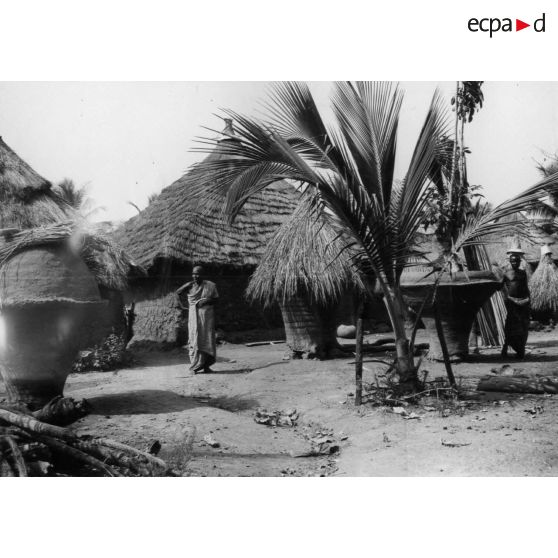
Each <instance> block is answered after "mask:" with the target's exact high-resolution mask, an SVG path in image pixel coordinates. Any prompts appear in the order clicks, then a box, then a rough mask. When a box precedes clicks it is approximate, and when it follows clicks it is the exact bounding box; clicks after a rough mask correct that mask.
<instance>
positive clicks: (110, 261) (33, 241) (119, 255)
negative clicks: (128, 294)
mask: <svg viewBox="0 0 558 558" xmlns="http://www.w3.org/2000/svg"><path fill="white" fill-rule="evenodd" d="M62 242H69V243H70V244H71V246H72V247H73V248H74V249H75V251H76V252H77V253H78V254H79V256H80V257H81V258H82V260H83V261H84V262H85V264H86V265H87V267H88V268H89V271H90V272H91V273H92V274H93V276H94V277H95V280H96V281H97V284H98V285H101V286H103V287H106V288H109V289H115V290H124V289H125V288H126V286H127V277H128V275H129V272H130V268H133V267H137V266H135V264H133V263H132V261H131V260H130V259H129V258H128V256H127V255H126V253H125V252H124V251H123V250H122V249H121V248H120V247H118V245H116V244H115V243H114V241H112V240H111V239H109V238H108V237H106V236H105V235H103V234H102V233H101V232H100V231H98V230H97V229H96V228H95V226H93V225H86V224H85V223H84V222H82V221H80V222H63V223H57V224H54V225H46V226H42V227H36V228H34V229H28V230H25V231H22V232H19V233H17V234H15V235H13V236H11V237H9V239H8V240H6V241H4V242H3V243H0V268H1V267H2V266H3V265H4V264H5V263H6V262H7V261H9V260H10V259H11V258H12V257H13V256H15V255H16V254H19V253H21V252H23V251H25V250H27V249H30V248H33V247H35V246H45V245H49V244H60V243H62Z"/></svg>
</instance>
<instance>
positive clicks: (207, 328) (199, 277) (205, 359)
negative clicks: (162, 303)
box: [176, 266, 219, 374]
mask: <svg viewBox="0 0 558 558" xmlns="http://www.w3.org/2000/svg"><path fill="white" fill-rule="evenodd" d="M176 294H177V295H178V300H179V304H180V307H181V308H182V309H183V310H186V307H185V306H183V304H182V302H181V295H182V296H183V295H186V296H187V300H188V307H187V309H188V347H189V354H190V370H192V372H194V374H199V373H201V372H206V373H208V372H211V368H210V366H211V365H212V364H213V363H214V362H215V360H216V358H217V349H216V343H215V310H214V306H215V303H216V302H217V299H218V298H219V294H218V293H217V287H216V286H215V283H212V282H211V281H207V280H206V279H204V278H203V269H202V268H201V267H200V266H196V267H194V269H193V271H192V281H189V282H188V283H186V284H185V285H182V287H180V288H179V289H178V290H177V291H176Z"/></svg>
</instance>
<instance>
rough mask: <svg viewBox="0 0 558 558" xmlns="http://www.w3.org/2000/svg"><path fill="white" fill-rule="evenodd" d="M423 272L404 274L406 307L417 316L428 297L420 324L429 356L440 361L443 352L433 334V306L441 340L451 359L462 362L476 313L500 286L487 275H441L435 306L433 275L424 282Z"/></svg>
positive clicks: (491, 274)
mask: <svg viewBox="0 0 558 558" xmlns="http://www.w3.org/2000/svg"><path fill="white" fill-rule="evenodd" d="M425 275H426V273H425V272H405V273H404V274H403V276H402V280H401V290H402V292H403V296H404V297H405V301H406V302H407V304H408V305H409V306H410V307H411V308H412V309H413V310H414V311H415V312H418V311H419V310H420V307H421V305H422V303H423V301H424V299H425V298H426V297H429V302H427V304H426V306H425V308H424V310H423V313H422V321H423V323H424V327H425V329H426V331H427V333H428V337H429V342H430V350H429V352H428V356H429V357H430V358H433V359H435V360H443V355H442V349H441V346H440V341H439V338H438V333H437V331H436V322H435V319H434V304H436V305H437V307H438V311H439V314H440V321H441V323H442V327H443V330H444V337H445V340H446V344H447V347H448V352H449V355H450V357H451V358H452V359H454V360H455V359H461V358H464V357H466V356H467V355H468V353H469V335H470V333H471V329H472V327H473V322H474V319H475V316H476V315H477V312H478V311H479V310H480V308H481V307H482V305H483V304H484V303H485V302H486V301H488V299H489V298H490V297H491V296H492V295H493V294H494V293H495V292H496V291H497V290H499V289H500V288H501V282H500V281H498V280H497V278H496V276H495V275H494V274H493V273H492V272H490V271H469V272H467V273H466V274H465V273H464V272H458V273H453V274H452V275H451V276H450V275H449V274H444V277H443V278H442V281H441V282H440V283H439V285H438V288H437V290H436V299H435V302H434V304H432V302H431V298H432V297H431V293H432V288H433V285H434V274H432V275H430V276H429V277H426V278H425Z"/></svg>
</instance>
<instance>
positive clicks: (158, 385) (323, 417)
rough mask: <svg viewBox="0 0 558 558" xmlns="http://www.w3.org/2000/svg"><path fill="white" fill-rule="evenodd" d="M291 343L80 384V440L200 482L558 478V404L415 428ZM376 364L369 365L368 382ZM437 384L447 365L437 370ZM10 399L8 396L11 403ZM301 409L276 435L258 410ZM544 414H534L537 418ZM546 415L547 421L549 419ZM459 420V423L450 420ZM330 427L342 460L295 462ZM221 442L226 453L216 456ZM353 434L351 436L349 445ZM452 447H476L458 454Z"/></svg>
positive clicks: (505, 404)
mask: <svg viewBox="0 0 558 558" xmlns="http://www.w3.org/2000/svg"><path fill="white" fill-rule="evenodd" d="M553 336H554V334H553V333H551V334H533V335H532V336H531V340H530V343H531V345H532V347H533V351H532V354H531V355H530V356H529V357H528V358H527V359H526V361H524V362H522V363H519V362H515V361H514V360H513V359H509V360H508V361H506V362H509V363H510V364H512V365H513V366H515V367H517V368H521V369H523V370H524V371H526V372H538V373H542V374H552V373H553V372H554V371H555V370H556V364H555V363H556V361H557V360H558V344H556V342H555V341H554V339H553ZM283 351H284V346H281V345H277V346H263V347H252V348H248V347H245V346H243V345H230V344H229V345H223V346H220V347H219V362H218V363H217V364H216V365H215V366H214V369H215V373H214V374H209V375H198V376H192V375H191V374H190V373H189V371H188V368H187V356H186V353H184V352H180V353H166V354H160V353H151V354H149V353H148V354H144V355H141V356H140V358H141V364H138V365H136V366H135V367H133V368H129V369H126V370H120V371H118V373H116V374H114V373H110V372H109V373H89V374H80V375H71V376H70V377H69V378H68V382H67V389H66V393H67V395H70V396H72V397H75V398H82V397H84V398H86V399H88V400H89V401H90V403H91V405H92V413H91V414H90V415H89V416H87V417H85V418H84V419H82V420H81V421H79V422H78V423H76V425H75V426H76V428H77V429H78V431H80V432H89V433H96V434H102V435H106V436H110V437H113V438H115V439H118V440H121V441H125V442H127V443H131V444H133V445H136V446H137V447H145V446H147V444H148V443H150V442H151V441H153V440H159V441H160V442H161V443H162V445H163V450H162V452H161V456H162V457H163V458H165V459H168V460H170V461H171V462H173V463H176V464H178V465H179V466H180V465H181V464H184V462H185V460H186V453H187V454H188V458H189V459H188V463H187V471H188V474H191V475H224V476H239V475H250V476H269V475H273V476H275V475H326V474H335V475H342V476H346V475H349V476H358V475H367V476H368V475H373V476H385V475H387V476H406V475H420V476H469V475H475V476H479V475H505V476H507V475H513V476H523V475H532V476H543V475H555V474H557V473H558V449H557V445H556V439H557V434H558V421H556V417H557V416H558V407H557V401H558V400H557V399H556V398H555V397H553V396H551V397H542V396H524V397H518V396H510V395H501V396H498V395H496V396H495V395H491V396H485V397H483V398H482V399H481V400H479V401H477V402H475V403H472V404H471V405H470V406H468V407H467V408H463V409H461V410H459V409H456V408H452V409H451V412H449V413H448V412H446V413H442V411H443V407H444V406H443V405H441V406H440V408H439V409H437V410H435V411H426V410H424V409H422V408H420V407H419V408H417V409H414V410H415V412H416V413H417V414H418V415H420V416H421V419H420V420H404V419H403V418H402V417H401V416H399V415H397V414H394V413H392V412H390V410H389V409H386V408H374V407H370V406H363V407H361V408H360V409H356V408H355V407H354V405H353V403H352V398H351V397H350V396H349V394H350V393H352V392H353V391H354V386H353V366H352V365H350V364H349V362H350V359H337V360H332V361H322V362H319V361H307V360H298V361H284V360H282V357H283V354H284V353H283ZM502 363H503V361H501V359H500V358H499V357H498V355H497V353H496V351H484V352H483V354H482V355H480V356H479V357H478V358H477V359H476V360H475V361H473V362H470V363H463V364H459V365H455V366H454V372H455V374H456V375H457V376H463V377H469V378H477V377H480V376H481V375H484V374H487V373H488V372H489V371H490V369H491V368H493V367H495V366H496V367H498V366H501V365H502ZM374 366H378V365H375V364H374V365H370V364H367V365H366V370H365V381H366V380H369V381H371V380H372V374H373V372H374V370H375V369H374ZM424 367H425V368H427V369H428V370H429V377H431V378H432V377H436V376H442V375H443V374H444V370H443V366H442V365H440V364H438V363H430V362H426V363H425V364H424ZM1 396H2V394H0V397H1ZM258 407H265V408H268V409H287V408H296V409H297V410H298V411H299V412H300V414H301V417H300V421H299V426H298V427H297V428H270V427H266V426H262V425H259V424H257V423H256V422H255V421H254V413H255V410H256V408H258ZM535 407H537V408H538V411H537V412H536V413H535V414H533V413H530V412H526V411H529V410H533V409H534V408H535ZM541 409H542V412H541ZM444 414H445V415H448V416H444ZM322 427H323V428H328V429H331V430H332V431H333V432H334V435H335V437H336V439H337V440H338V441H339V444H340V447H341V452H340V454H339V455H338V456H334V457H333V458H323V457H318V458H316V457H314V458H293V457H291V455H290V454H291V452H294V453H295V454H296V453H302V452H304V451H307V450H308V448H309V442H308V440H307V435H309V434H310V433H311V432H313V431H315V430H316V429H320V428H322ZM207 435H210V436H211V437H212V438H213V440H215V441H217V442H218V443H219V447H217V448H214V447H210V446H209V445H208V444H207V443H205V442H204V437H206V436H207ZM345 437H347V439H345V440H342V439H343V438H345ZM442 441H444V442H446V443H450V444H466V445H462V446H457V447H448V446H446V445H443V444H442Z"/></svg>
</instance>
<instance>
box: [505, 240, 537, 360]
mask: <svg viewBox="0 0 558 558" xmlns="http://www.w3.org/2000/svg"><path fill="white" fill-rule="evenodd" d="M523 255H524V252H523V250H521V248H520V247H519V246H518V247H515V248H510V249H509V250H508V257H509V261H510V266H511V269H508V270H507V271H506V272H505V273H504V279H503V283H504V297H505V300H506V309H507V311H508V314H507V316H506V325H505V327H504V334H505V340H504V346H503V347H502V356H503V357H504V358H505V357H507V356H508V346H510V347H511V348H512V349H513V350H514V351H515V352H516V353H517V358H523V357H524V356H525V345H526V344H527V336H528V335H529V315H530V307H529V287H528V284H527V273H526V272H525V271H524V270H523V269H519V265H520V264H521V257H522V256H523Z"/></svg>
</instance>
